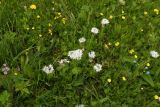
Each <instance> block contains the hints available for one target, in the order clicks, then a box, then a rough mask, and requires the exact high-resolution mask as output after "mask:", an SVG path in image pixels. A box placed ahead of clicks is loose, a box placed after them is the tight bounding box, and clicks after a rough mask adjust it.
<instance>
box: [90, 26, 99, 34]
mask: <svg viewBox="0 0 160 107" xmlns="http://www.w3.org/2000/svg"><path fill="white" fill-rule="evenodd" d="M91 32H92V33H93V34H98V33H99V29H98V28H96V27H93V28H92V29H91Z"/></svg>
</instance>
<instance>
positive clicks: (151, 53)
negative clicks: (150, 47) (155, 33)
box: [150, 51, 159, 58]
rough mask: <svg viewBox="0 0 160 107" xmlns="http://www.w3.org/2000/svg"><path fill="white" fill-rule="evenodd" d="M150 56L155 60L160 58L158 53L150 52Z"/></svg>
mask: <svg viewBox="0 0 160 107" xmlns="http://www.w3.org/2000/svg"><path fill="white" fill-rule="evenodd" d="M150 55H151V56H152V57H153V58H158V57H159V54H158V52H156V51H150Z"/></svg>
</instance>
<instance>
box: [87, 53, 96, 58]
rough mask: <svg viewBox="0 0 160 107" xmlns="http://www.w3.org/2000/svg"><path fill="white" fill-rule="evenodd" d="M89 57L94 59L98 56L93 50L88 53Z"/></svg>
mask: <svg viewBox="0 0 160 107" xmlns="http://www.w3.org/2000/svg"><path fill="white" fill-rule="evenodd" d="M88 56H89V58H91V59H94V58H95V57H96V54H95V52H94V51H91V52H89V53H88Z"/></svg>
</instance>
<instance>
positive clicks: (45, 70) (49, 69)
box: [42, 64, 54, 74]
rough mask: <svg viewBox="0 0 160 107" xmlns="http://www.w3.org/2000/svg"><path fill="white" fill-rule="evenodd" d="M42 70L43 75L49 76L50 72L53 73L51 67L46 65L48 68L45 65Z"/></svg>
mask: <svg viewBox="0 0 160 107" xmlns="http://www.w3.org/2000/svg"><path fill="white" fill-rule="evenodd" d="M42 70H43V71H44V72H45V73H47V74H50V73H52V72H53V71H54V68H53V66H52V65H51V64H50V65H48V66H46V65H45V66H44V67H43V69H42Z"/></svg>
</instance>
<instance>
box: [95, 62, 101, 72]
mask: <svg viewBox="0 0 160 107" xmlns="http://www.w3.org/2000/svg"><path fill="white" fill-rule="evenodd" d="M93 69H94V70H95V71H96V72H100V71H101V70H102V65H101V64H95V65H94V67H93Z"/></svg>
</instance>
